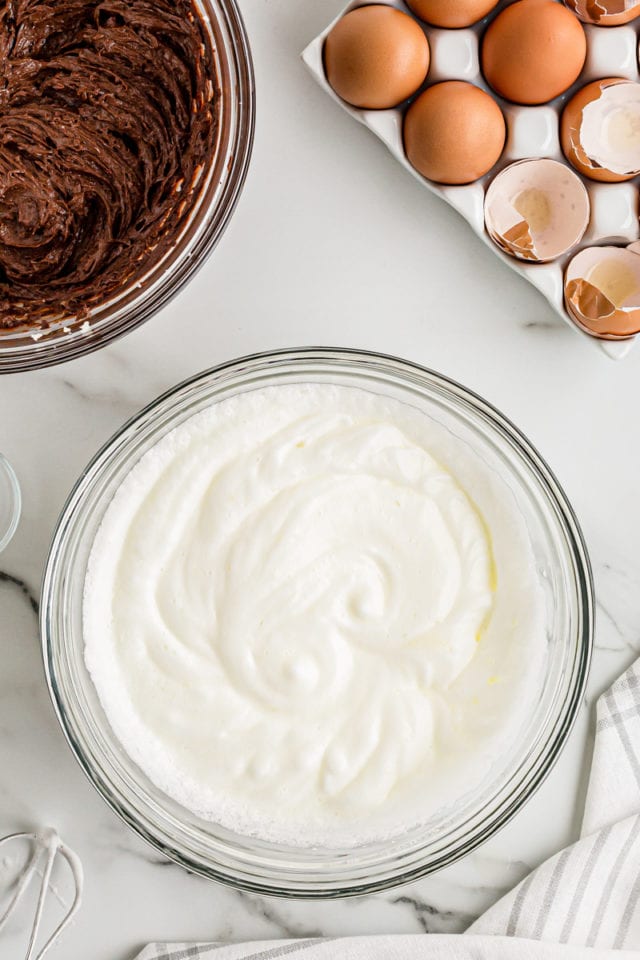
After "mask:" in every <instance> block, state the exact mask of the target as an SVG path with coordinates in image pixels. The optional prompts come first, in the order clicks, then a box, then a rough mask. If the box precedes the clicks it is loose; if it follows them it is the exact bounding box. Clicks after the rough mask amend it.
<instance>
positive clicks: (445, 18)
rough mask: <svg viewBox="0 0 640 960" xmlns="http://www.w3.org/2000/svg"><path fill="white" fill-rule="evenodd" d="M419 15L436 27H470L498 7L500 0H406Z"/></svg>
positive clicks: (410, 7)
mask: <svg viewBox="0 0 640 960" xmlns="http://www.w3.org/2000/svg"><path fill="white" fill-rule="evenodd" d="M406 3H407V6H408V7H409V9H410V10H413V12H414V13H415V15H416V16H417V17H420V19H421V20H424V21H425V22H426V23H430V24H432V26H434V27H449V28H453V29H457V28H459V27H470V26H471V25H472V24H473V23H477V22H478V20H482V18H483V17H486V15H487V14H488V13H490V12H491V10H493V8H494V7H497V5H498V0H455V3H452V2H451V0H406Z"/></svg>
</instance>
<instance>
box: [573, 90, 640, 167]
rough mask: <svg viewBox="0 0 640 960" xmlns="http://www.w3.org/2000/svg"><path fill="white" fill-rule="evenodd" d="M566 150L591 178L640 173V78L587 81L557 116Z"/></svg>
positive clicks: (575, 164) (574, 164)
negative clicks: (635, 81) (636, 80)
mask: <svg viewBox="0 0 640 960" xmlns="http://www.w3.org/2000/svg"><path fill="white" fill-rule="evenodd" d="M560 142H561V143H562V149H563V151H564V155H565V156H566V158H567V160H568V161H569V163H570V164H572V166H574V167H575V168H576V170H578V172H579V173H581V174H583V175H584V176H585V177H589V178H590V179H591V180H600V181H602V182H605V183H617V182H620V181H622V180H631V179H632V177H635V176H637V175H638V174H639V173H640V83H634V82H633V81H632V80H624V79H622V78H619V77H610V78H607V79H605V80H595V81H594V82H593V83H589V84H587V86H586V87H583V88H582V90H578V92H577V93H576V94H575V96H573V97H572V98H571V100H569V102H568V103H567V105H566V107H565V108H564V111H563V113H562V119H561V121H560Z"/></svg>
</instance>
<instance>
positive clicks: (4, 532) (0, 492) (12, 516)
mask: <svg viewBox="0 0 640 960" xmlns="http://www.w3.org/2000/svg"><path fill="white" fill-rule="evenodd" d="M21 511H22V494H21V493H20V484H19V483H18V478H17V477H16V474H15V471H14V469H13V467H12V466H11V464H10V463H9V461H8V460H7V458H6V457H5V456H3V454H1V453H0V553H2V551H3V550H4V549H5V547H8V546H9V544H10V542H11V540H12V539H13V535H14V533H15V532H16V530H17V528H18V523H19V521H20V513H21Z"/></svg>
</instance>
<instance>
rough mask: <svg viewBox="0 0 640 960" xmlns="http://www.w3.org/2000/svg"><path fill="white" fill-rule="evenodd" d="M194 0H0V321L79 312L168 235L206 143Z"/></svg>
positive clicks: (207, 103) (212, 85)
mask: <svg viewBox="0 0 640 960" xmlns="http://www.w3.org/2000/svg"><path fill="white" fill-rule="evenodd" d="M218 93H219V91H218V87H217V82H216V77H215V69H214V64H213V55H212V50H211V42H210V38H209V35H208V33H207V30H206V29H205V25H204V23H203V22H202V20H201V19H200V17H199V14H198V12H197V10H196V7H195V6H194V3H193V2H192V0H103V2H96V0H48V2H44V0H8V2H6V3H4V4H2V6H1V8H0V328H5V329H7V328H15V327H22V326H43V325H46V324H47V322H53V321H54V320H55V321H59V320H62V319H65V318H75V317H86V316H88V314H89V313H90V310H91V308H92V307H93V306H96V305H98V304H102V303H104V302H105V301H107V300H109V299H110V298H112V297H113V296H115V295H116V294H118V293H119V292H120V291H121V290H122V289H123V288H124V287H125V286H129V285H130V284H131V283H133V282H136V281H137V280H139V279H140V278H141V277H142V276H143V275H144V274H146V273H147V271H148V270H149V269H150V268H151V267H152V266H154V265H155V264H156V263H157V262H158V261H159V260H160V259H161V258H162V257H163V256H164V255H165V254H166V253H167V252H168V251H169V250H170V249H171V248H172V247H173V246H174V244H175V243H176V241H177V239H178V236H179V234H180V233H181V231H182V229H183V227H184V225H185V222H186V220H187V218H188V216H189V214H190V212H191V211H192V210H193V209H194V207H195V205H196V203H197V201H198V197H199V195H200V187H199V185H200V184H201V183H204V181H205V179H206V176H205V175H206V171H207V169H208V168H209V166H210V163H211V160H212V158H213V155H214V153H215V150H216V142H217V130H218V116H217V114H218V99H219V97H218Z"/></svg>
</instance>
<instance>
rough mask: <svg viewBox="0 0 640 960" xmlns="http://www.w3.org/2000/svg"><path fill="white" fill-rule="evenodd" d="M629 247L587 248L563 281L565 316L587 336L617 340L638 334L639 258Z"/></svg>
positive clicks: (639, 307)
mask: <svg viewBox="0 0 640 960" xmlns="http://www.w3.org/2000/svg"><path fill="white" fill-rule="evenodd" d="M638 246H639V245H638V244H637V243H635V244H632V245H631V246H630V247H587V248H586V249H584V250H581V251H580V253H577V254H576V256H575V257H574V258H573V259H572V260H571V261H570V263H569V265H568V267H567V269H566V273H565V281H564V297H565V304H566V307H567V311H568V312H569V315H570V316H571V317H572V318H573V319H574V320H575V322H576V323H577V324H578V326H580V327H581V328H582V329H583V330H586V331H587V333H591V334H593V335H594V336H597V337H601V338H602V339H605V340H620V339H624V338H625V337H631V336H633V335H634V334H635V333H638V332H640V255H638V252H637V248H638Z"/></svg>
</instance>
